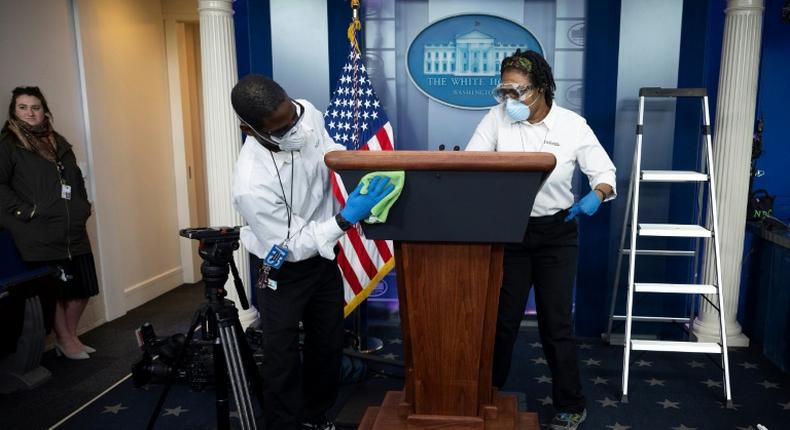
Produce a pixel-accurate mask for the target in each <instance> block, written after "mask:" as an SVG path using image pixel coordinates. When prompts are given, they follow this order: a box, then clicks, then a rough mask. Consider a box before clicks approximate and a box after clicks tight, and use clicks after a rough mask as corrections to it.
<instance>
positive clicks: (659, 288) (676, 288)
mask: <svg viewBox="0 0 790 430" xmlns="http://www.w3.org/2000/svg"><path fill="white" fill-rule="evenodd" d="M634 291H636V292H637V293H670V294H673V293H674V294H717V293H718V289H717V288H716V286H715V285H703V284H654V283H648V282H637V283H634Z"/></svg>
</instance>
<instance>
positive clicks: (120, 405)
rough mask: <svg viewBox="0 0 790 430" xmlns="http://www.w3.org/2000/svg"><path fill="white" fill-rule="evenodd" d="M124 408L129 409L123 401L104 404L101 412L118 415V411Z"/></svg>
mask: <svg viewBox="0 0 790 430" xmlns="http://www.w3.org/2000/svg"><path fill="white" fill-rule="evenodd" d="M124 409H129V408H127V407H126V406H123V403H118V404H117V405H113V406H105V407H104V410H103V411H102V412H101V413H103V414H115V415H118V412H120V411H122V410H124Z"/></svg>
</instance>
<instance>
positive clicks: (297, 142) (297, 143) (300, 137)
mask: <svg viewBox="0 0 790 430" xmlns="http://www.w3.org/2000/svg"><path fill="white" fill-rule="evenodd" d="M311 131H312V130H310V129H308V128H307V126H305V125H304V123H303V122H300V123H299V124H297V125H296V126H295V127H294V128H292V129H291V130H289V131H288V133H286V134H285V136H283V137H280V138H277V137H274V136H272V137H271V140H272V141H273V142H274V143H276V144H277V147H279V148H280V149H281V150H283V151H299V150H301V149H302V147H303V146H304V145H305V143H307V141H308V140H309V139H310V136H311V135H312V133H311Z"/></svg>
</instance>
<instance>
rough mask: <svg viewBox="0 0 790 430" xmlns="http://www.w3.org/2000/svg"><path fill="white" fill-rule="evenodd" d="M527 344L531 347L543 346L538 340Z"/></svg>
mask: <svg viewBox="0 0 790 430" xmlns="http://www.w3.org/2000/svg"><path fill="white" fill-rule="evenodd" d="M529 346H531V347H533V348H543V345H541V344H540V342H532V343H530V344H529Z"/></svg>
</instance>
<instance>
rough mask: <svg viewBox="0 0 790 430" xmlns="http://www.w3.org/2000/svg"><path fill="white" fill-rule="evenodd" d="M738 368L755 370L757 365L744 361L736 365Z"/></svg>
mask: <svg viewBox="0 0 790 430" xmlns="http://www.w3.org/2000/svg"><path fill="white" fill-rule="evenodd" d="M738 366H741V367H743V368H744V369H757V365H756V364H754V363H749V362H748V361H744V362H743V363H738Z"/></svg>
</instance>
